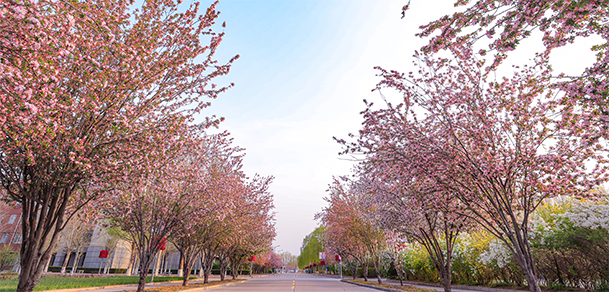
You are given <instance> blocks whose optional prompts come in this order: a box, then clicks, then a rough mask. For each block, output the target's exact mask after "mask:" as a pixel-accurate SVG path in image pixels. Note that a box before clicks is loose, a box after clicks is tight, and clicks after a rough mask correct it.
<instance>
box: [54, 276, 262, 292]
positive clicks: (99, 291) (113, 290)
mask: <svg viewBox="0 0 610 292" xmlns="http://www.w3.org/2000/svg"><path fill="white" fill-rule="evenodd" d="M260 276H264V275H253V277H260ZM225 279H227V280H229V279H231V277H230V276H227V277H226V278H225ZM237 279H241V280H247V279H250V276H249V275H243V276H240V277H239V278H237ZM219 281H220V276H219V275H210V278H209V282H210V284H214V282H219ZM198 283H203V278H199V279H192V280H189V284H198ZM234 284H236V283H225V284H220V285H214V286H210V287H202V288H197V289H200V290H206V289H213V288H217V287H224V286H228V285H234ZM178 285H182V281H181V280H180V281H169V282H161V283H151V284H148V283H146V286H145V288H157V287H166V286H178ZM137 288H138V285H137V284H125V285H110V286H102V287H84V288H72V289H57V290H45V291H42V292H78V291H87V292H123V291H135V290H136V289H137ZM184 289H185V290H186V289H190V288H188V287H185V288H184Z"/></svg>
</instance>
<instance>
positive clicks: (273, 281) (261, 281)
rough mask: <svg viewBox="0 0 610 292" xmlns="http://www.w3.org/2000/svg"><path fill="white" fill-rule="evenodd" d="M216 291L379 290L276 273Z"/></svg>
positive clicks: (328, 280)
mask: <svg viewBox="0 0 610 292" xmlns="http://www.w3.org/2000/svg"><path fill="white" fill-rule="evenodd" d="M214 291H219V292H220V291H222V292H229V291H240V292H244V291H252V292H257V291H260V292H262V291H265V292H266V291H276V292H280V291H286V292H310V291H311V292H314V291H315V292H336V291H354V292H371V291H379V290H375V289H369V288H364V287H360V286H356V285H352V284H347V283H342V282H340V281H339V279H337V278H331V277H324V276H313V275H308V274H302V273H297V274H292V273H289V274H275V275H270V276H268V277H255V278H252V279H248V281H246V282H243V283H239V284H235V285H232V286H228V287H223V288H216V289H214Z"/></svg>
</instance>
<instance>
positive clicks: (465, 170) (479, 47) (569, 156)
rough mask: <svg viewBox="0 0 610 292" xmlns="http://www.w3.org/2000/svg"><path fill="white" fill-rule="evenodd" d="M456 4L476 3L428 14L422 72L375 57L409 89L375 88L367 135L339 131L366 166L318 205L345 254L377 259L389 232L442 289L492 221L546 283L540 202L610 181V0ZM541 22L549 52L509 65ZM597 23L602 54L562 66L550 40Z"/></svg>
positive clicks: (419, 56) (523, 264)
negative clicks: (418, 251) (462, 242)
mask: <svg viewBox="0 0 610 292" xmlns="http://www.w3.org/2000/svg"><path fill="white" fill-rule="evenodd" d="M456 5H458V6H459V5H466V6H467V7H465V9H464V11H463V12H458V13H455V14H453V15H451V16H445V17H443V18H441V19H439V20H437V21H434V22H432V23H430V24H428V25H425V26H422V29H423V30H422V32H421V33H420V34H419V36H420V37H429V38H430V42H429V44H428V45H426V46H424V47H423V48H422V49H421V50H419V51H417V52H416V54H415V56H414V59H415V61H414V65H415V67H416V70H415V71H414V72H409V73H407V74H405V73H401V72H398V71H393V70H387V69H383V68H377V69H378V70H379V72H380V75H379V76H380V77H381V78H382V80H381V82H380V83H379V84H378V86H377V87H376V90H379V91H381V90H383V89H385V88H390V89H393V90H396V91H397V92H398V93H399V94H400V96H401V97H402V98H401V99H400V101H398V103H397V104H393V103H392V102H390V101H389V100H386V99H385V98H384V101H385V105H384V106H383V107H381V108H376V107H374V105H373V103H369V102H366V101H365V103H366V109H365V110H364V111H363V113H362V114H363V116H364V122H363V126H362V129H361V130H360V131H359V133H358V135H350V137H351V138H352V141H346V140H343V139H337V140H338V142H339V143H340V144H342V145H343V146H344V151H343V152H342V153H343V154H351V155H353V156H354V157H355V159H357V160H359V163H358V165H357V166H356V169H355V177H356V179H354V180H349V181H347V182H345V183H341V182H339V181H335V182H334V183H333V184H332V185H331V187H330V194H331V195H330V197H329V199H328V200H329V205H330V206H329V207H328V208H326V209H324V210H323V212H322V213H321V214H320V215H319V218H320V219H321V221H322V223H323V224H324V225H325V226H326V227H325V228H326V229H325V231H326V232H325V238H326V240H327V241H328V242H329V245H330V246H332V247H333V248H335V249H336V252H337V253H343V254H345V255H348V254H351V253H357V254H361V255H366V256H368V257H370V259H368V260H367V259H359V258H356V257H355V256H353V255H352V257H354V259H355V260H357V261H358V262H360V263H362V264H364V265H366V263H369V262H370V263H371V264H372V265H373V266H374V267H375V268H376V267H377V266H378V265H379V263H378V262H379V260H378V259H377V257H378V256H377V255H379V252H378V250H380V249H382V248H383V244H385V242H386V241H385V240H383V237H382V236H380V235H381V234H383V231H387V232H389V233H390V234H392V235H391V236H390V238H398V240H399V241H400V240H409V241H415V242H417V243H419V244H420V245H421V246H423V247H424V248H425V250H426V251H427V253H428V255H429V256H430V259H431V260H432V263H433V264H434V267H435V269H436V271H437V273H438V276H439V278H441V279H442V282H443V284H444V286H445V290H446V291H450V285H451V282H452V261H453V256H454V249H455V247H456V244H457V241H458V238H459V234H461V233H464V232H468V231H472V230H480V229H482V230H485V231H486V232H488V233H489V234H491V235H493V236H494V237H495V238H496V239H497V240H498V241H499V242H500V243H501V245H502V246H503V247H505V248H506V249H508V250H509V251H510V253H511V255H512V257H513V259H514V260H515V262H516V263H517V266H518V267H519V270H520V271H521V273H523V274H522V275H523V278H525V280H526V281H527V284H528V286H529V288H530V290H531V291H532V292H539V291H540V287H539V279H540V270H539V268H538V267H540V266H541V265H544V264H546V263H541V262H537V259H536V258H535V257H534V256H533V253H532V248H533V247H532V245H533V243H532V241H531V237H532V233H533V232H532V220H533V216H534V215H535V212H536V210H537V209H538V208H539V207H540V206H541V205H542V204H545V203H548V202H549V200H551V199H553V198H558V197H569V198H590V199H592V200H594V201H595V200H600V196H599V194H600V193H599V192H594V191H592V190H593V189H595V188H597V187H599V186H602V185H603V184H604V183H605V182H607V176H608V174H607V169H608V158H607V151H608V149H607V139H608V55H609V53H608V3H606V2H603V1H567V2H566V1H544V2H538V1H530V0H522V1H505V2H501V3H499V2H497V1H491V0H480V1H476V2H474V3H471V4H467V1H458V2H457V3H456ZM406 9H408V5H407V6H405V10H404V11H403V13H408V12H407V10H406ZM536 31H540V32H541V33H542V34H541V35H542V39H541V45H540V48H541V51H540V52H538V53H537V54H536V55H535V57H534V58H533V59H532V60H530V61H529V63H528V64H526V65H525V66H522V67H519V66H513V67H512V68H511V69H509V70H510V71H512V73H511V74H509V75H505V74H503V73H502V72H506V68H504V67H506V65H505V64H504V63H505V62H504V61H505V60H506V59H507V58H508V56H509V53H510V51H513V50H515V49H516V47H517V46H518V44H519V42H520V41H521V40H523V39H525V38H528V37H530V36H532V35H538V34H537V33H533V32H536ZM496 33H499V35H496ZM589 36H599V37H601V39H602V40H601V43H600V44H598V45H596V46H594V47H593V48H592V50H593V51H594V52H596V54H597V59H596V61H595V62H594V63H593V64H590V66H589V67H588V68H586V69H585V71H584V72H582V74H581V75H578V76H567V75H565V74H563V73H560V74H558V73H556V72H554V71H553V69H552V66H551V63H550V56H551V53H552V52H553V51H554V49H555V48H558V47H561V46H564V45H566V44H569V43H572V42H574V41H575V40H578V39H579V38H582V37H589ZM486 38H488V39H491V41H490V42H487V43H485V41H484V40H485V39H486ZM502 70H504V71H502ZM355 206H358V207H355ZM357 208H362V209H363V211H361V210H358V209H357ZM353 212H364V213H361V216H353V215H351V213H353ZM365 215H366V216H365ZM604 228H605V229H604V230H606V231H605V232H607V226H604ZM606 234H607V233H606ZM356 238H358V239H359V240H354V239H356ZM353 242H358V244H357V245H354V244H353ZM604 243H605V246H604ZM596 244H597V243H596ZM600 244H601V248H602V250H604V248H605V251H606V253H607V241H601V242H600ZM364 251H366V252H364ZM606 265H607V263H606ZM376 269H377V268H376ZM605 270H606V271H607V268H606V269H605ZM378 275H379V272H378ZM606 276H607V275H606ZM606 276H604V277H601V278H595V277H594V278H592V279H593V280H594V281H606V280H607V277H606Z"/></svg>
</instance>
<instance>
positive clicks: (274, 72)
mask: <svg viewBox="0 0 610 292" xmlns="http://www.w3.org/2000/svg"><path fill="white" fill-rule="evenodd" d="M407 2H408V1H407V0H399V1H392V0H383V1H373V0H369V1H364V0H363V1H357V0H350V1H342V0H292V1H287V0H285V1H281V0H267V1H262V0H256V1H254V0H224V1H221V2H220V3H219V5H218V6H217V9H218V10H219V11H221V15H220V18H219V21H218V23H219V24H220V23H222V22H226V28H225V29H224V31H225V33H226V35H225V37H224V39H223V41H222V43H221V45H220V47H219V48H218V51H217V54H216V58H217V59H218V60H219V62H220V63H223V62H226V61H227V60H229V59H230V58H231V57H233V56H234V55H237V54H239V55H240V58H239V59H238V60H237V61H236V62H235V63H234V64H233V66H232V68H231V72H230V73H229V75H228V76H224V77H222V78H218V79H217V80H216V81H217V83H219V84H220V85H226V84H229V83H230V82H234V83H235V86H234V87H233V88H231V89H230V90H228V91H227V92H225V93H223V94H221V95H220V96H219V97H218V99H217V100H214V101H213V102H212V106H211V107H210V108H209V109H208V110H207V111H206V112H205V113H204V114H205V115H216V116H219V117H224V118H225V121H224V122H222V123H221V125H220V129H219V130H215V131H224V130H227V131H229V132H230V133H231V136H232V137H233V138H234V143H235V145H237V146H240V147H243V148H246V157H245V159H244V171H245V172H246V173H247V174H248V175H249V176H253V175H254V174H255V173H258V174H261V175H265V176H267V175H273V176H274V177H275V180H274V182H273V184H272V185H271V187H270V191H271V192H272V193H273V194H274V198H275V199H274V200H275V207H276V210H275V211H276V220H277V221H276V231H277V237H276V239H275V241H274V243H273V246H274V247H275V249H276V251H279V252H281V251H289V252H291V253H292V254H295V255H298V254H299V250H300V247H301V244H302V240H303V238H304V237H305V236H306V235H307V234H309V233H310V232H312V231H313V230H314V229H315V228H316V227H317V226H318V222H316V221H315V220H314V215H315V214H316V213H317V212H320V211H321V210H322V208H323V206H325V204H326V202H325V201H324V199H323V198H324V197H325V196H326V189H327V187H328V185H329V184H330V183H331V182H332V179H333V176H340V175H346V174H349V173H350V169H351V167H352V165H353V164H354V162H353V161H350V157H345V156H340V155H338V152H340V151H341V146H340V145H339V144H338V143H336V142H335V141H334V140H333V137H337V138H348V137H347V136H348V133H357V131H358V129H359V128H360V124H361V122H362V118H361V116H360V114H359V113H360V111H362V110H363V109H364V103H363V99H366V100H368V101H372V102H375V103H381V102H382V99H381V97H380V95H379V93H378V92H372V91H371V90H372V89H373V88H374V87H375V85H376V84H377V83H378V82H379V81H380V78H379V77H378V76H376V74H377V71H376V70H375V69H374V67H375V66H380V67H383V68H385V69H396V70H399V71H402V72H408V71H410V68H412V67H411V66H412V65H411V60H412V58H411V57H412V55H413V53H414V51H415V50H416V49H418V48H420V47H421V46H422V45H424V44H425V40H422V39H420V38H418V37H416V36H415V34H416V33H417V32H418V31H419V29H418V27H419V26H420V25H423V24H426V23H428V22H430V21H432V20H435V19H437V18H440V17H441V16H443V15H445V14H449V13H453V12H455V11H456V8H455V7H453V1H447V0H444V1H433V0H414V1H412V3H411V5H410V10H409V11H408V12H407V15H406V17H405V18H404V19H401V8H402V6H403V5H405V4H406V3H407ZM218 28H220V27H218ZM220 29H221V28H220ZM579 45H584V46H585V47H586V46H589V47H590V42H588V43H587V42H585V43H583V44H579ZM521 46H522V47H524V49H523V50H521V51H522V52H523V53H521V54H522V55H520V56H515V59H518V60H527V58H529V57H530V55H531V54H532V53H533V52H534V51H535V50H534V49H533V48H535V47H536V46H538V45H537V44H528V43H526V42H524V43H522V44H521ZM528 46H529V47H528ZM528 48H529V49H528ZM582 52H583V49H582V47H580V46H576V47H566V48H565V49H561V51H560V52H559V51H558V53H557V54H556V55H557V56H554V58H555V59H557V60H561V62H558V66H556V69H560V70H563V71H564V72H581V71H582V69H583V68H584V67H583V64H591V63H592V62H593V60H594V59H592V57H593V55H592V54H588V55H587V54H582ZM566 56H568V57H566ZM383 94H384V95H386V96H390V97H391V96H392V95H393V94H394V95H395V93H393V92H390V91H384V92H383Z"/></svg>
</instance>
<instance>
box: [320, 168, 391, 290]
mask: <svg viewBox="0 0 610 292" xmlns="http://www.w3.org/2000/svg"><path fill="white" fill-rule="evenodd" d="M343 179H344V180H346V184H347V186H344V185H343V183H341V181H340V180H339V179H335V180H334V182H333V183H332V184H331V185H330V187H329V190H328V191H329V197H328V198H326V201H327V202H328V203H329V206H327V207H325V208H323V210H322V212H321V213H318V214H316V218H318V219H319V220H320V221H321V223H322V224H323V225H324V226H325V229H324V239H325V242H328V243H329V244H330V245H331V246H332V250H334V251H336V252H337V253H338V254H340V255H342V256H343V255H349V256H351V257H353V258H354V259H356V260H358V261H359V262H360V263H361V264H362V272H363V275H364V279H365V281H366V280H368V279H367V274H368V266H369V263H372V264H373V267H374V268H375V272H376V275H377V281H378V282H379V283H381V256H382V254H383V251H384V250H385V248H386V245H385V243H386V239H385V234H384V232H383V230H381V229H380V228H379V227H378V226H377V225H375V223H374V222H373V220H371V219H370V217H371V215H372V214H374V209H372V208H371V207H370V205H368V204H367V203H366V199H365V195H364V191H365V190H363V188H362V187H361V186H359V185H358V184H355V183H354V182H351V181H347V179H346V178H343Z"/></svg>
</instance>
